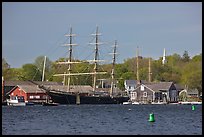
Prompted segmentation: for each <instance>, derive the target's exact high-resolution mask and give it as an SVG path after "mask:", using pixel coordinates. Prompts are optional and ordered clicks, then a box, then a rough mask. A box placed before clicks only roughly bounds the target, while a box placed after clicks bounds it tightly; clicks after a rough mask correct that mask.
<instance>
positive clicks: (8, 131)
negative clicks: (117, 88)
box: [2, 104, 202, 135]
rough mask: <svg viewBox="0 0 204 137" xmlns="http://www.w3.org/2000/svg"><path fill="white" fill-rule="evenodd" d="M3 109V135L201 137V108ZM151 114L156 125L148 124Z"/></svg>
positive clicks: (84, 107)
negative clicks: (186, 136)
mask: <svg viewBox="0 0 204 137" xmlns="http://www.w3.org/2000/svg"><path fill="white" fill-rule="evenodd" d="M195 107H196V109H195V110H194V111H192V109H191V105H118V104H114V105H60V106H40V105H35V106H25V107H11V106H2V134H3V135H14V134H15V135H201V134H202V105H195ZM151 112H153V113H154V116H155V122H148V119H149V114H150V113H151Z"/></svg>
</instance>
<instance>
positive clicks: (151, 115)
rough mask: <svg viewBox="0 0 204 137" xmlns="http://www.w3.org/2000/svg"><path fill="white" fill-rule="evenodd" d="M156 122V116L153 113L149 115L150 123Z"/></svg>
mask: <svg viewBox="0 0 204 137" xmlns="http://www.w3.org/2000/svg"><path fill="white" fill-rule="evenodd" d="M154 121H155V120H154V114H153V113H151V114H149V122H154Z"/></svg>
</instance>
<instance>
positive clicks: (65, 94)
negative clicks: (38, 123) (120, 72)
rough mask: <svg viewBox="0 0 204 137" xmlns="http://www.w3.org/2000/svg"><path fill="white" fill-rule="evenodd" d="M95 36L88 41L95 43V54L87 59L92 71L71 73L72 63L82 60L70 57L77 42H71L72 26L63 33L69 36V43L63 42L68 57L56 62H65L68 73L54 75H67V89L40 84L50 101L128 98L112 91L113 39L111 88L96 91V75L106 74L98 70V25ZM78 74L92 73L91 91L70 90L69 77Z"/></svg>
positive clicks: (113, 101)
mask: <svg viewBox="0 0 204 137" xmlns="http://www.w3.org/2000/svg"><path fill="white" fill-rule="evenodd" d="M92 35H94V36H95V42H94V43H90V44H92V45H95V55H94V60H89V61H91V62H93V63H94V69H93V72H87V73H72V72H71V70H72V64H77V63H83V62H75V61H73V59H72V58H73V57H72V50H73V48H72V47H73V46H76V45H77V44H73V43H72V38H73V37H74V36H76V35H75V34H73V33H72V28H70V33H69V34H67V35H65V36H68V37H69V44H65V46H68V47H69V58H68V60H67V61H65V62H58V64H60V65H64V64H67V65H68V73H66V74H65V73H64V74H55V75H54V76H64V77H67V85H66V86H67V91H60V90H55V89H50V88H47V87H45V86H43V85H40V86H39V87H40V88H43V89H44V90H45V91H46V92H47V94H48V95H49V96H50V97H51V99H52V101H53V102H55V103H60V104H122V103H123V102H127V101H128V100H129V97H128V96H127V95H124V94H118V93H117V91H116V92H114V93H113V91H114V88H115V78H114V74H115V72H114V67H115V60H116V46H117V41H115V44H114V48H113V53H112V54H113V60H112V71H111V88H110V92H108V93H107V92H100V91H97V88H96V81H97V75H104V74H107V72H98V62H99V61H101V60H99V58H98V57H99V51H98V50H99V45H100V44H102V43H100V42H99V35H100V33H99V32H98V27H97V28H96V33H95V34H92ZM80 75H93V86H92V91H91V92H90V91H89V92H87V93H84V92H80V91H78V92H71V85H70V83H71V82H70V81H71V77H72V76H80Z"/></svg>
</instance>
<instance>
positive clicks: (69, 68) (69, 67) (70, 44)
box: [54, 27, 79, 91]
mask: <svg viewBox="0 0 204 137" xmlns="http://www.w3.org/2000/svg"><path fill="white" fill-rule="evenodd" d="M65 36H67V37H69V44H64V46H69V55H68V60H67V61H65V62H57V64H68V69H67V70H68V74H65V73H64V74H56V75H54V76H64V80H63V85H65V76H68V78H67V91H70V80H71V64H73V63H79V62H72V46H77V44H73V43H72V38H73V36H76V34H72V27H70V33H69V34H66V35H65Z"/></svg>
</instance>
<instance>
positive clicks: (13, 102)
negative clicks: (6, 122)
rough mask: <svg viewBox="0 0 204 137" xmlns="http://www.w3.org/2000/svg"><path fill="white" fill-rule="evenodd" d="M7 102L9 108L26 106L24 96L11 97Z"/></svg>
mask: <svg viewBox="0 0 204 137" xmlns="http://www.w3.org/2000/svg"><path fill="white" fill-rule="evenodd" d="M6 101H7V105H8V106H26V103H25V100H24V97H23V96H10V99H7V100H6Z"/></svg>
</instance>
